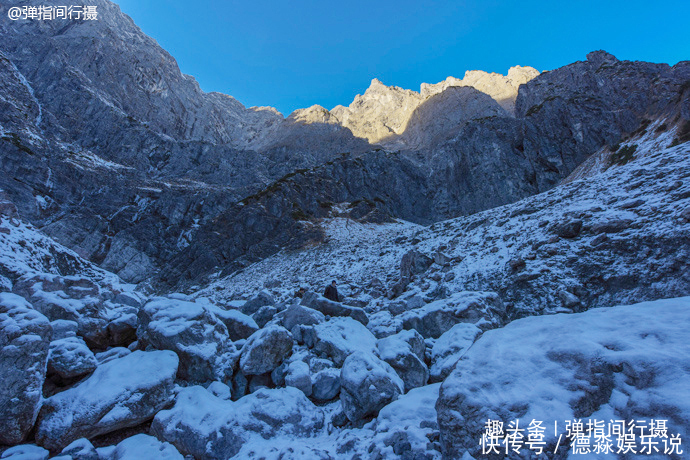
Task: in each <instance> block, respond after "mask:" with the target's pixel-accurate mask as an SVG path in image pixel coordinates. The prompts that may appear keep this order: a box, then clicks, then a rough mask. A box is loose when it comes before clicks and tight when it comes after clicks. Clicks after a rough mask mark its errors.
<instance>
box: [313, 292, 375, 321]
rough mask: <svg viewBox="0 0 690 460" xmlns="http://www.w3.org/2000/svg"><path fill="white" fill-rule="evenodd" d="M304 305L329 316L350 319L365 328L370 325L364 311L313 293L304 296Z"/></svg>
mask: <svg viewBox="0 0 690 460" xmlns="http://www.w3.org/2000/svg"><path fill="white" fill-rule="evenodd" d="M302 305H303V306H305V307H309V308H312V309H314V310H317V311H320V312H321V313H323V314H324V315H327V316H345V317H350V318H352V319H354V320H357V321H359V322H360V323H362V324H364V325H365V326H366V325H367V324H368V323H369V318H367V314H366V313H365V312H364V310H363V309H361V308H359V307H351V306H349V305H344V304H342V303H340V302H334V301H333V300H329V299H327V298H325V297H324V296H322V295H319V294H317V293H315V292H312V291H308V292H306V293H305V294H304V296H302Z"/></svg>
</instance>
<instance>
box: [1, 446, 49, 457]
mask: <svg viewBox="0 0 690 460" xmlns="http://www.w3.org/2000/svg"><path fill="white" fill-rule="evenodd" d="M48 457H50V452H49V451H47V450H46V449H44V448H42V447H39V446H37V445H35V444H21V445H19V446H14V447H10V448H9V449H7V450H6V451H5V452H3V453H2V455H0V458H1V459H2V460H48Z"/></svg>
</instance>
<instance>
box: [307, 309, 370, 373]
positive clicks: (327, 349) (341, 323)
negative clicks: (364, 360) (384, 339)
mask: <svg viewBox="0 0 690 460" xmlns="http://www.w3.org/2000/svg"><path fill="white" fill-rule="evenodd" d="M313 330H314V335H315V339H314V345H313V347H314V348H313V349H314V352H316V353H319V354H322V355H323V356H324V357H326V356H327V357H329V358H330V359H332V360H333V362H334V363H335V365H336V366H337V367H340V366H342V365H343V363H344V362H345V359H346V358H347V357H348V356H350V355H351V354H352V353H354V352H355V351H363V352H365V353H371V354H373V353H375V350H376V337H374V335H373V334H372V333H371V332H370V331H369V329H367V328H366V327H364V326H363V325H362V323H360V322H358V321H355V320H354V319H352V318H331V319H330V320H329V321H326V322H325V323H321V324H317V325H316V326H314V327H313Z"/></svg>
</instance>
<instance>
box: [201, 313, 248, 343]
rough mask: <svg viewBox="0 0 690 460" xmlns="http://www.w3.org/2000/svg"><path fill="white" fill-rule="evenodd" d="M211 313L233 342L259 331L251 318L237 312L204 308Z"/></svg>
mask: <svg viewBox="0 0 690 460" xmlns="http://www.w3.org/2000/svg"><path fill="white" fill-rule="evenodd" d="M204 307H205V308H206V309H207V310H209V311H210V312H211V313H213V314H214V315H216V317H217V318H218V319H219V320H221V321H222V322H223V324H225V327H226V328H227V329H228V335H229V337H230V340H232V341H233V342H235V341H237V340H243V339H247V338H249V336H250V335H252V334H253V333H255V332H256V331H258V330H259V326H258V325H257V324H256V321H254V319H253V318H252V317H251V316H247V315H245V314H244V313H241V312H239V311H237V310H232V309H230V310H225V309H223V308H221V307H219V306H216V305H210V304H209V305H205V306H204Z"/></svg>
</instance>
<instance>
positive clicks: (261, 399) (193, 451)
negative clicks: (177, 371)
mask: <svg viewBox="0 0 690 460" xmlns="http://www.w3.org/2000/svg"><path fill="white" fill-rule="evenodd" d="M323 423H324V415H323V412H322V411H321V409H319V408H317V407H316V406H314V404H313V403H311V402H310V401H309V400H308V399H307V397H306V396H304V394H303V393H302V392H301V391H299V390H297V389H296V388H280V389H273V390H268V389H261V390H259V391H257V392H256V393H252V394H251V395H248V396H245V397H243V398H242V399H240V400H239V401H236V402H228V401H224V400H222V399H219V398H217V397H215V396H213V395H212V394H210V393H209V392H208V391H206V390H205V389H203V388H202V387H198V386H192V387H188V388H183V389H181V390H180V393H179V395H178V397H177V398H176V400H175V405H174V406H173V407H172V408H171V409H169V410H163V411H161V412H159V413H158V414H157V415H156V417H155V418H154V420H153V424H152V425H151V432H152V434H154V435H155V436H156V437H158V439H162V440H166V441H167V442H170V443H172V444H173V445H175V447H177V449H178V450H179V451H180V452H182V453H183V454H185V455H192V456H194V457H195V458H207V459H212V460H226V459H228V458H231V457H233V456H234V455H236V454H237V453H238V452H239V450H240V449H241V447H242V445H243V444H244V443H245V442H247V441H248V440H249V439H251V438H252V437H256V438H258V439H260V440H261V441H262V442H265V439H270V438H272V437H274V436H276V435H277V434H278V433H280V434H282V435H287V436H296V437H307V436H310V435H313V434H315V433H316V431H317V430H319V429H321V428H322V427H323Z"/></svg>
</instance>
